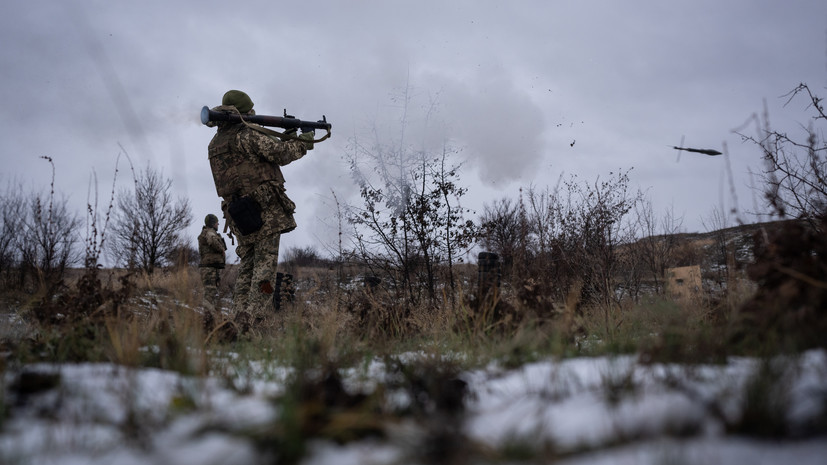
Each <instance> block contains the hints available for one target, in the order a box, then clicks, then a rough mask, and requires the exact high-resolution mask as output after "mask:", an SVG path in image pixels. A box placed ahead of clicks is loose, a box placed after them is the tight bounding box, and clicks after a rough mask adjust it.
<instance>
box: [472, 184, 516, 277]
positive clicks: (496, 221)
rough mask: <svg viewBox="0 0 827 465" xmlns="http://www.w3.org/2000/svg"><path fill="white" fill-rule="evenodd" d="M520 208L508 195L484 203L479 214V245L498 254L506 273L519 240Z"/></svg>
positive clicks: (510, 265)
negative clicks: (492, 201)
mask: <svg viewBox="0 0 827 465" xmlns="http://www.w3.org/2000/svg"><path fill="white" fill-rule="evenodd" d="M520 229H521V227H520V210H519V207H518V206H517V204H516V203H513V202H512V201H511V199H509V198H508V197H503V198H502V199H499V200H495V201H494V203H492V204H490V205H489V204H485V205H484V207H483V212H482V215H481V216H480V245H481V246H482V247H483V248H484V249H485V250H487V251H489V252H494V253H496V254H497V255H499V257H500V259H501V260H502V263H503V268H504V270H505V271H506V273H508V272H509V271H510V270H511V267H512V265H513V263H514V255H515V252H516V248H517V245H518V243H519V240H520Z"/></svg>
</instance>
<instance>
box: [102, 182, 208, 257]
mask: <svg viewBox="0 0 827 465" xmlns="http://www.w3.org/2000/svg"><path fill="white" fill-rule="evenodd" d="M113 220H114V221H113V224H112V239H111V242H110V247H109V248H108V250H109V253H110V254H111V255H112V257H113V258H114V259H115V261H116V262H117V263H118V264H120V265H123V266H126V267H127V268H129V269H141V270H144V271H146V272H148V273H152V272H153V271H155V268H158V267H163V266H166V265H168V264H170V258H173V257H175V253H174V251H175V249H176V248H177V247H179V245H180V244H181V243H182V238H181V232H182V231H184V230H185V229H186V228H187V226H189V225H190V223H191V222H192V211H191V209H190V204H189V199H187V198H183V197H179V198H178V199H177V200H176V199H174V198H173V190H172V180H171V179H169V178H165V177H164V176H163V174H162V173H161V172H159V171H157V170H155V169H153V168H152V167H150V166H147V167H146V168H145V169H144V170H143V171H141V172H140V173H138V174H137V175H135V188H134V190H133V191H131V192H130V191H127V190H124V191H121V192H120V195H119V196H118V198H117V207H116V210H115V215H114V218H113Z"/></svg>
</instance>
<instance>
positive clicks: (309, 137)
mask: <svg viewBox="0 0 827 465" xmlns="http://www.w3.org/2000/svg"><path fill="white" fill-rule="evenodd" d="M314 136H315V133H314V132H313V131H305V132H302V134H301V135H300V136H299V140H300V141H302V142H304V146H305V147H306V148H307V150H313V139H314Z"/></svg>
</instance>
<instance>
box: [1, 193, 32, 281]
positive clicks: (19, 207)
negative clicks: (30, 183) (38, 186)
mask: <svg viewBox="0 0 827 465" xmlns="http://www.w3.org/2000/svg"><path fill="white" fill-rule="evenodd" d="M22 192H23V187H22V186H20V185H17V186H12V185H11V184H9V185H7V186H6V191H5V192H4V193H3V194H2V195H0V279H2V280H4V281H5V280H8V279H10V278H11V275H12V270H14V269H16V268H17V267H18V266H19V265H20V249H19V244H21V243H22V241H21V237H22V236H23V233H24V232H25V231H24V229H23V222H24V218H25V214H26V204H27V202H28V201H27V199H26V198H25V197H24V196H23V194H22Z"/></svg>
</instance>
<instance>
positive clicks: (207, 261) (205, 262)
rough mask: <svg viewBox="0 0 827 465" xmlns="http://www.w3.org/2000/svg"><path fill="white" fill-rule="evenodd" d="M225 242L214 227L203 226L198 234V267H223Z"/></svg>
mask: <svg viewBox="0 0 827 465" xmlns="http://www.w3.org/2000/svg"><path fill="white" fill-rule="evenodd" d="M225 250H227V244H225V243H224V238H223V237H221V236H220V235H219V234H218V231H216V230H215V229H213V228H211V227H209V226H204V227H203V228H201V234H199V235H198V254H199V255H200V256H201V263H200V264H199V265H198V266H200V267H210V268H224V257H225Z"/></svg>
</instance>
